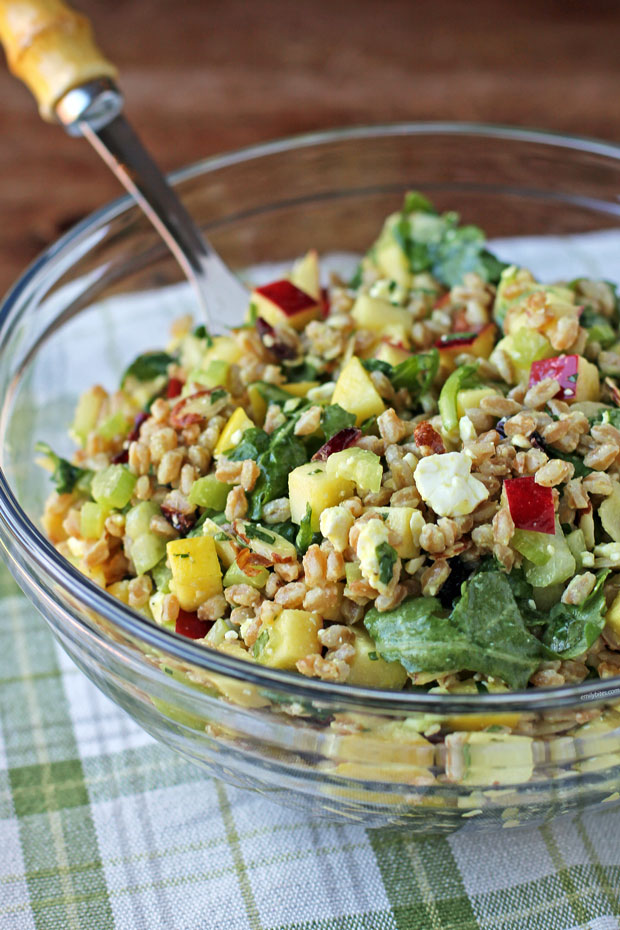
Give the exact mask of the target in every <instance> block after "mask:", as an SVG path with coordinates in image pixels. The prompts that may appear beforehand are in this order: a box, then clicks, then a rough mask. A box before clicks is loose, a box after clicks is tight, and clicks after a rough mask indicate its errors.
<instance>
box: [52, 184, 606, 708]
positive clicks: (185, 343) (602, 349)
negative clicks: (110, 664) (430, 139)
mask: <svg viewBox="0 0 620 930" xmlns="http://www.w3.org/2000/svg"><path fill="white" fill-rule="evenodd" d="M619 325H620V314H619V308H618V301H617V296H616V293H615V289H614V287H613V286H612V285H611V284H609V283H607V282H604V281H593V280H589V279H584V278H580V279H577V280H573V281H569V282H562V283H555V284H543V283H541V282H539V281H537V280H536V279H535V278H534V277H533V275H532V274H531V273H530V272H529V271H528V270H527V269H525V268H520V267H516V266H512V265H510V266H509V265H506V264H505V263H503V262H501V261H499V260H498V259H497V258H496V257H495V256H494V255H493V254H492V253H491V252H490V251H489V250H488V249H487V246H486V243H485V238H484V234H483V233H482V232H481V231H480V230H479V229H478V228H476V227H473V226H465V225H461V224H460V221H459V217H458V216H457V215H456V214H455V213H443V214H440V213H438V212H437V211H436V210H435V209H434V207H433V206H432V204H431V203H430V202H429V201H428V200H427V199H426V198H425V197H423V196H422V195H421V194H418V193H410V194H408V195H407V197H406V199H405V202H404V205H403V207H402V209H401V210H400V211H399V212H397V213H395V214H393V215H391V216H389V217H388V218H387V219H386V221H385V224H384V226H383V228H382V230H381V232H380V234H379V236H378V238H377V240H376V242H375V243H374V244H373V245H372V246H371V248H370V249H369V251H368V252H367V254H366V255H365V256H364V257H363V259H362V260H361V262H360V264H359V267H358V269H357V272H356V274H355V276H354V278H353V279H352V280H349V281H344V280H341V279H340V278H338V277H337V276H332V280H331V281H330V283H329V285H328V286H327V287H322V286H321V275H320V268H319V257H318V255H317V253H316V252H314V251H311V252H309V253H308V254H307V255H306V256H305V257H304V258H303V259H301V260H300V261H298V262H297V263H296V264H295V265H294V266H293V268H292V270H291V272H290V274H289V275H288V276H287V277H283V278H281V279H279V280H276V281H273V282H270V283H268V284H266V285H264V286H260V287H256V288H255V289H254V290H253V291H252V293H251V295H250V300H249V309H248V314H247V319H246V322H245V323H244V324H243V325H242V326H240V327H238V328H237V329H235V330H234V331H232V332H231V333H230V334H229V335H226V336H215V337H211V336H210V334H209V333H208V332H207V331H206V329H205V327H204V326H198V327H193V324H192V321H191V320H190V319H182V320H180V321H177V323H176V324H175V326H174V329H173V333H172V338H171V342H170V344H169V345H168V347H167V348H166V350H165V351H164V350H156V351H152V352H148V353H146V354H143V355H140V356H139V357H138V358H136V359H135V361H133V362H132V364H131V365H130V366H129V367H128V368H127V370H126V371H125V372H124V374H123V377H122V379H121V382H120V385H119V387H118V389H116V390H112V391H107V390H105V389H104V388H103V387H101V386H94V387H92V388H91V389H89V390H88V391H87V392H86V393H85V394H84V395H83V396H82V397H81V399H80V401H79V404H78V406H77V410H76V414H75V418H74V422H73V424H72V426H71V430H70V434H71V437H72V439H73V440H74V441H75V443H76V444H77V449H76V451H75V453H74V455H73V457H72V459H71V460H70V461H69V460H67V459H64V458H61V457H60V456H58V455H57V454H56V453H55V452H54V451H53V450H52V449H51V448H50V447H49V446H48V445H47V444H46V443H43V442H41V443H38V445H37V449H38V451H39V453H40V454H41V455H42V460H43V462H44V464H46V465H47V466H48V467H49V468H50V469H51V472H52V478H53V481H54V483H55V491H54V492H53V493H52V494H51V496H50V497H49V499H48V501H47V503H46V506H45V512H44V516H43V524H44V527H45V530H46V533H47V535H48V536H49V538H50V540H51V541H52V542H53V543H54V545H55V546H56V548H57V549H58V551H59V552H60V553H61V554H62V555H63V556H64V557H65V558H67V559H68V560H69V561H71V562H72V563H73V564H74V565H75V566H77V567H78V568H79V569H80V570H81V571H82V572H83V573H84V574H85V575H87V576H88V577H89V578H90V579H92V580H93V581H95V582H96V583H97V584H99V585H100V586H101V587H103V588H105V590H106V591H108V592H109V593H110V594H111V595H113V596H115V597H117V598H119V599H120V600H122V601H123V602H124V603H126V604H128V605H129V606H131V607H132V608H134V609H135V610H137V611H139V612H140V613H141V614H143V615H144V616H145V617H147V618H148V619H149V620H151V621H152V622H154V623H157V624H160V625H162V626H164V627H166V628H168V629H170V630H173V631H175V632H176V633H178V634H181V635H183V636H186V637H190V638H192V639H195V640H197V641H198V642H200V643H202V644H204V645H205V646H206V647H210V648H213V649H218V650H222V651H225V652H227V653H229V654H230V655H234V656H236V657H238V658H241V659H244V660H246V661H249V662H256V663H259V664H263V665H267V666H271V667H273V668H279V669H286V670H291V671H297V672H298V673H300V674H301V675H305V676H310V677H317V678H320V679H323V680H324V681H328V682H347V683H349V684H352V685H361V686H365V687H370V688H384V689H393V690H400V689H425V690H434V691H437V692H466V691H472V692H475V691H481V692H486V691H491V692H500V691H506V690H514V689H517V690H520V689H524V688H527V687H544V686H552V685H560V684H564V683H576V682H580V681H583V680H584V679H586V678H591V677H600V678H607V677H610V676H615V675H618V674H620V594H619V592H620V385H619V383H618V379H619V378H620V331H619Z"/></svg>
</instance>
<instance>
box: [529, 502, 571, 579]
mask: <svg viewBox="0 0 620 930" xmlns="http://www.w3.org/2000/svg"><path fill="white" fill-rule="evenodd" d="M541 535H542V534H541ZM545 535H547V534H545ZM547 538H548V540H549V543H548V545H549V546H550V547H551V549H552V552H551V554H550V556H549V559H548V561H547V562H545V564H544V565H536V564H535V563H534V562H532V561H530V560H528V559H526V560H525V578H526V580H527V581H529V583H530V584H531V585H532V586H533V587H535V588H545V587H547V586H548V585H552V584H559V583H560V582H561V581H566V580H567V579H568V578H570V577H571V576H572V575H574V574H575V570H576V568H577V563H576V562H575V557H574V556H573V554H572V552H571V551H570V549H569V548H568V545H567V543H566V539H565V538H564V533H563V532H562V527H561V526H560V523H559V521H558V520H557V519H556V524H555V536H547Z"/></svg>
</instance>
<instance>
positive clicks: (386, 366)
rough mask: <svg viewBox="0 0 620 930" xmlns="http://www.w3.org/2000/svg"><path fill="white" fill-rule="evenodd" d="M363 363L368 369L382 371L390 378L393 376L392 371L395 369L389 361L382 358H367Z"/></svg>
mask: <svg viewBox="0 0 620 930" xmlns="http://www.w3.org/2000/svg"><path fill="white" fill-rule="evenodd" d="M362 365H363V366H364V368H365V369H366V371H380V372H382V373H383V374H384V375H386V376H387V377H388V378H390V377H391V375H392V372H393V371H394V366H393V365H390V363H389V362H384V361H383V360H382V359H380V358H366V359H364V361H363V362H362Z"/></svg>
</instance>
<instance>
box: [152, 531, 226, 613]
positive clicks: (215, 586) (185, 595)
mask: <svg viewBox="0 0 620 930" xmlns="http://www.w3.org/2000/svg"><path fill="white" fill-rule="evenodd" d="M166 552H167V554H168V561H169V563H170V569H171V571H172V581H171V582H170V590H171V591H173V592H174V594H176V596H177V597H178V599H179V604H180V605H181V607H182V609H183V610H188V611H194V610H197V609H198V607H200V605H201V604H203V603H204V602H205V601H207V600H208V599H209V598H210V597H214V596H215V595H216V594H221V593H222V570H221V568H220V563H219V561H218V558H217V552H216V549H215V542H214V541H213V539H212V538H211V536H193V537H190V538H189V539H173V540H172V541H171V542H169V543H168V544H167V545H166Z"/></svg>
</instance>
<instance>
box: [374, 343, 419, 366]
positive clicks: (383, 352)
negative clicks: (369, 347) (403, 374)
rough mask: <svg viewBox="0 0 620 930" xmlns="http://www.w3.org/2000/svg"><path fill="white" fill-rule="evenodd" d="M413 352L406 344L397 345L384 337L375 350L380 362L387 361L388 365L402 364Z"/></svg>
mask: <svg viewBox="0 0 620 930" xmlns="http://www.w3.org/2000/svg"><path fill="white" fill-rule="evenodd" d="M410 356H411V352H409V350H408V349H406V348H405V347H404V346H399V345H395V344H394V343H393V342H390V341H389V340H388V339H383V340H382V341H381V344H380V345H379V347H378V348H377V349H375V352H374V358H376V359H378V360H379V361H380V362H387V363H388V365H400V363H401V362H404V361H406V360H407V359H408V358H410Z"/></svg>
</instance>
